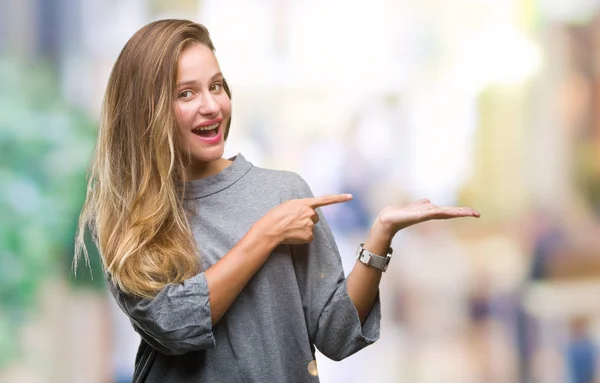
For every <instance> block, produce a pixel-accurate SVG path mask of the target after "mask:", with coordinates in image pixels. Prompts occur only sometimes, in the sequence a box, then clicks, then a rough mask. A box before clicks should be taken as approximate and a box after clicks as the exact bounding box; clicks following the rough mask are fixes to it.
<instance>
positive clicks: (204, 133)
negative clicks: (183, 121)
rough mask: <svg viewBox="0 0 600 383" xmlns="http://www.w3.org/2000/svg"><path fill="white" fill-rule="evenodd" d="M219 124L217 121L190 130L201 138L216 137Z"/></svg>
mask: <svg viewBox="0 0 600 383" xmlns="http://www.w3.org/2000/svg"><path fill="white" fill-rule="evenodd" d="M219 125H220V123H218V122H217V123H216V124H212V125H207V126H201V127H199V128H196V129H194V130H192V133H194V134H195V135H197V136H199V137H203V138H211V137H216V136H217V134H219Z"/></svg>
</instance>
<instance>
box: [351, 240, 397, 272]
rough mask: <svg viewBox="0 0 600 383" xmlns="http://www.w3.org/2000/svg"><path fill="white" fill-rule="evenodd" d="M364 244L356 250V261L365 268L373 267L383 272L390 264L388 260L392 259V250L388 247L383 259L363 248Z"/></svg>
mask: <svg viewBox="0 0 600 383" xmlns="http://www.w3.org/2000/svg"><path fill="white" fill-rule="evenodd" d="M363 246H364V243H361V244H360V245H358V249H356V259H358V260H359V261H361V262H362V263H364V264H365V265H367V266H371V267H374V268H376V269H379V270H381V271H383V272H385V271H386V270H387V268H388V265H389V264H390V260H391V259H392V253H393V251H394V250H393V249H392V248H391V247H390V248H389V249H388V252H387V254H386V256H385V257H382V256H381V255H377V254H373V253H371V252H369V251H367V250H365V248H364V247H363Z"/></svg>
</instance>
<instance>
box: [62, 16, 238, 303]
mask: <svg viewBox="0 0 600 383" xmlns="http://www.w3.org/2000/svg"><path fill="white" fill-rule="evenodd" d="M196 43H200V44H204V45H206V46H207V47H209V48H210V49H211V50H213V51H214V49H215V48H214V46H213V43H212V41H211V39H210V36H209V33H208V31H207V29H206V28H205V27H204V26H202V25H200V24H196V23H193V22H191V21H188V20H160V21H156V22H153V23H150V24H148V25H146V26H144V27H143V28H142V29H140V30H139V31H138V32H136V33H135V34H134V35H133V37H131V39H130V40H129V41H128V42H127V43H126V45H125V47H124V48H123V50H122V51H121V53H120V55H119V57H118V59H117V61H116V62H115V64H114V67H113V69H112V72H111V75H110V78H109V80H108V85H107V88H106V94H105V97H104V103H103V110H102V118H101V123H100V129H99V132H98V141H97V145H96V150H95V153H94V157H93V159H92V165H91V169H90V174H89V180H88V189H87V196H86V200H85V203H84V205H83V209H82V211H81V215H80V217H79V225H78V229H77V235H76V239H75V258H74V260H73V266H74V268H76V267H77V262H78V259H79V257H80V256H81V254H82V253H83V255H84V258H85V260H86V262H87V263H88V265H89V255H88V251H87V248H86V244H85V242H84V238H85V234H86V232H87V230H88V229H89V232H90V233H91V235H92V238H93V240H94V242H95V244H96V246H97V247H98V249H99V251H100V256H101V259H102V265H103V268H104V271H105V273H107V276H108V277H109V279H110V281H111V282H112V283H113V284H114V285H115V286H117V287H118V288H119V289H120V290H121V291H123V292H125V293H128V294H131V295H135V296H139V297H145V298H151V297H153V296H155V295H156V293H157V292H158V291H160V289H162V288H163V287H164V286H165V285H167V284H171V283H182V282H183V281H184V280H185V279H187V278H190V277H192V276H194V275H196V274H197V273H198V272H199V270H200V258H199V255H198V250H197V246H196V243H195V241H194V238H193V235H192V232H191V229H190V225H189V222H188V219H187V215H186V212H185V209H184V206H183V188H182V187H180V186H181V181H180V180H182V179H183V175H184V169H185V166H186V164H187V163H189V153H186V152H184V151H182V150H180V148H182V145H181V142H182V141H181V140H182V137H181V136H180V135H179V129H178V126H177V118H176V115H175V110H174V104H173V103H174V93H175V82H176V79H177V66H178V62H179V56H180V54H181V52H182V51H183V50H184V49H185V48H187V47H188V46H190V45H192V44H196ZM224 88H225V91H226V92H227V94H228V95H229V96H231V93H230V91H229V87H228V86H227V84H226V83H225V84H224ZM230 124H231V121H229V122H228V124H227V127H226V130H225V138H227V136H228V133H229V127H230Z"/></svg>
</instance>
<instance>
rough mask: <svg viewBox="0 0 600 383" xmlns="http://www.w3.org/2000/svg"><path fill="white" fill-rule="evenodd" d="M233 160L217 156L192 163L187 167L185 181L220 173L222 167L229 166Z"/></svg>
mask: <svg viewBox="0 0 600 383" xmlns="http://www.w3.org/2000/svg"><path fill="white" fill-rule="evenodd" d="M232 163H233V161H231V160H228V159H226V158H219V159H218V160H216V161H211V162H203V163H193V164H191V165H190V167H189V168H187V172H186V174H185V181H194V180H199V179H202V178H206V177H209V176H212V175H215V174H218V173H220V172H221V171H223V169H225V168H227V167H229V166H230V165H231V164H232Z"/></svg>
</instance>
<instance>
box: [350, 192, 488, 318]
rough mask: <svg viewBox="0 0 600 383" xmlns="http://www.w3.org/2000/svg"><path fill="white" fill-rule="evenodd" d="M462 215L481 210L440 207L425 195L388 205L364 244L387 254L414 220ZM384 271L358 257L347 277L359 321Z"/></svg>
mask: <svg viewBox="0 0 600 383" xmlns="http://www.w3.org/2000/svg"><path fill="white" fill-rule="evenodd" d="M459 217H479V212H477V211H476V210H474V209H471V208H465V207H440V206H436V205H434V204H432V203H431V202H430V201H429V200H428V199H422V200H420V201H418V202H415V203H413V204H411V205H408V206H403V207H401V206H388V207H386V208H385V209H383V210H382V211H381V212H380V213H379V215H378V216H377V218H376V219H375V222H374V223H373V225H372V226H371V231H370V232H369V235H368V237H367V240H366V241H365V244H364V246H363V247H364V249H365V250H367V251H369V252H370V253H373V254H376V255H380V256H386V255H387V252H388V249H389V247H390V244H391V242H392V239H393V238H394V236H395V235H396V233H397V232H398V231H400V230H402V229H404V228H407V227H409V226H412V225H414V224H417V223H420V222H425V221H430V220H435V219H450V218H459ZM381 273H382V271H381V270H379V269H377V268H375V267H371V266H367V265H365V264H364V263H362V262H360V261H356V263H355V265H354V268H353V269H352V272H351V273H350V275H348V278H347V286H348V295H349V296H350V299H351V300H352V303H353V304H354V306H355V307H356V311H357V312H358V316H359V318H360V322H361V323H364V322H365V320H366V318H367V317H368V315H369V313H370V312H371V309H372V307H373V304H374V303H375V298H376V297H377V293H378V291H379V282H380V281H381Z"/></svg>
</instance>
